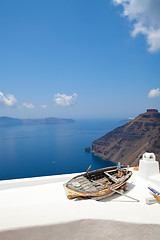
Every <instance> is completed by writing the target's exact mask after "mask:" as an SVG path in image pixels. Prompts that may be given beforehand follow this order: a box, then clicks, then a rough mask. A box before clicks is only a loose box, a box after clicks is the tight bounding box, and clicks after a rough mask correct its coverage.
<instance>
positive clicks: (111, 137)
mask: <svg viewBox="0 0 160 240" xmlns="http://www.w3.org/2000/svg"><path fill="white" fill-rule="evenodd" d="M85 150H86V151H91V152H93V154H95V155H96V156H99V157H101V158H103V159H106V160H110V161H113V162H115V163H118V162H121V163H122V164H125V165H126V164H129V165H131V166H133V165H137V164H138V161H139V159H140V158H141V156H142V154H143V153H145V152H154V153H155V154H156V157H157V160H158V161H159V162H160V113H159V112H158V110H156V109H148V110H147V112H145V113H143V114H140V115H139V116H138V117H136V118H134V119H133V120H131V121H129V122H128V123H126V124H124V125H123V126H121V127H118V128H115V129H114V130H112V131H111V132H109V133H107V134H106V135H104V136H102V137H100V138H99V139H97V140H95V141H94V142H93V143H92V149H89V148H86V149H85Z"/></svg>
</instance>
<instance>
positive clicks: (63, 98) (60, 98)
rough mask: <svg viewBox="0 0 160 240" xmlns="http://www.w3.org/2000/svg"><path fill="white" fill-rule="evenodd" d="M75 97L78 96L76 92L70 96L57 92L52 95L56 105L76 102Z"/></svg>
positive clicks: (67, 104)
mask: <svg viewBox="0 0 160 240" xmlns="http://www.w3.org/2000/svg"><path fill="white" fill-rule="evenodd" d="M77 97H78V95H77V93H74V94H73V95H71V96H67V95H66V94H60V93H57V94H55V95H54V101H55V102H56V104H57V105H61V106H70V105H73V104H75V103H76V100H77Z"/></svg>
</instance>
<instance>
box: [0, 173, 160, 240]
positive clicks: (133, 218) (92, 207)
mask: <svg viewBox="0 0 160 240" xmlns="http://www.w3.org/2000/svg"><path fill="white" fill-rule="evenodd" d="M75 175H77V174H68V175H58V176H48V177H38V178H28V179H17V180H7V181H1V182H0V239H4V237H3V238H1V233H3V231H5V232H6V231H9V230H16V229H22V228H30V227H42V226H51V225H52V226H53V225H57V224H65V223H71V222H76V221H82V220H86V221H88V220H93V221H94V220H103V221H104V220H105V221H107V222H108V221H118V222H123V223H124V224H125V223H129V224H130V223H131V224H153V225H159V224H160V204H159V203H158V202H157V203H155V204H152V205H147V204H146V202H145V199H146V198H147V197H152V196H151V194H150V193H149V190H148V186H151V187H153V188H156V189H157V186H154V185H153V183H150V182H146V181H144V180H143V179H141V178H140V177H139V176H138V172H136V171H133V175H132V177H131V178H130V179H129V181H128V188H129V190H128V191H126V192H125V193H126V194H127V195H129V196H131V197H133V198H136V199H139V201H140V202H136V201H134V200H132V199H129V198H127V197H125V196H121V195H119V194H116V193H115V194H114V195H113V196H112V197H109V198H106V199H103V200H101V201H95V200H90V199H89V200H69V199H67V197H66V194H65V190H64V187H63V184H64V183H66V182H67V181H68V180H69V179H71V178H72V177H73V176H75ZM157 190H160V189H157ZM159 233H160V230H159ZM6 239H10V238H6ZM24 239H27V238H24ZM37 239H38V238H37ZM48 239H49V238H48Z"/></svg>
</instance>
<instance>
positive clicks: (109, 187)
mask: <svg viewBox="0 0 160 240" xmlns="http://www.w3.org/2000/svg"><path fill="white" fill-rule="evenodd" d="M92 182H95V183H97V184H100V185H103V184H101V183H99V182H97V181H94V180H92ZM106 187H107V188H108V189H110V190H112V191H113V192H115V193H118V194H120V195H122V196H125V197H127V198H130V199H132V200H134V201H136V202H139V200H138V199H136V198H133V197H131V196H128V195H127V194H125V193H123V192H120V191H118V190H116V189H114V188H112V187H111V186H108V185H106Z"/></svg>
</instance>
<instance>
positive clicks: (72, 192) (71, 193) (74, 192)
mask: <svg viewBox="0 0 160 240" xmlns="http://www.w3.org/2000/svg"><path fill="white" fill-rule="evenodd" d="M115 171H116V170H115ZM94 172H96V171H94ZM131 175H132V173H131V172H130V171H129V172H128V174H126V176H125V178H124V179H123V180H122V181H120V180H119V182H117V183H114V184H112V185H111V189H112V190H111V189H110V187H109V186H108V185H107V184H106V185H103V189H101V190H97V191H96V190H94V191H91V192H87V191H79V190H78V189H76V187H75V188H74V189H73V188H71V187H69V186H70V182H72V184H73V182H74V181H76V180H77V179H78V177H75V178H73V179H71V180H70V181H69V182H68V183H66V184H64V188H65V191H66V195H67V198H68V199H75V198H78V199H90V198H92V199H96V200H99V199H102V198H106V197H109V196H111V195H113V194H114V193H115V192H114V191H113V190H119V189H122V188H123V189H124V190H125V187H126V182H127V181H128V179H129V178H130V177H131ZM82 176H84V175H80V177H82ZM80 177H79V178H80ZM90 181H91V183H95V182H96V181H94V180H92V179H91V180H90ZM101 185H102V184H101Z"/></svg>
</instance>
